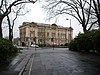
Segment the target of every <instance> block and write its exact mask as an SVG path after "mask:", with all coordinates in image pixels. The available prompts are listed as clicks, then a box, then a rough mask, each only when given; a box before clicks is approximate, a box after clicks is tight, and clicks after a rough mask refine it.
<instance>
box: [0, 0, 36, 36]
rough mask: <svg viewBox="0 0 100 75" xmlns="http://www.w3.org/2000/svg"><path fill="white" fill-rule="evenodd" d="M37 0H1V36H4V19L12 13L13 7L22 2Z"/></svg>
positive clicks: (34, 0)
mask: <svg viewBox="0 0 100 75" xmlns="http://www.w3.org/2000/svg"><path fill="white" fill-rule="evenodd" d="M36 1H37V0H1V2H0V38H2V36H3V35H2V21H3V19H4V18H5V17H6V16H8V15H9V14H10V13H11V10H12V8H13V7H16V6H18V5H20V4H26V3H33V4H34V3H35V2H36Z"/></svg>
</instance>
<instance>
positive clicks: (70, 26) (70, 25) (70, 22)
mask: <svg viewBox="0 0 100 75" xmlns="http://www.w3.org/2000/svg"><path fill="white" fill-rule="evenodd" d="M66 20H69V21H70V27H71V19H68V18H66Z"/></svg>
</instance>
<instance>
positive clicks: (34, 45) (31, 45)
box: [31, 44, 39, 48]
mask: <svg viewBox="0 0 100 75" xmlns="http://www.w3.org/2000/svg"><path fill="white" fill-rule="evenodd" d="M31 47H36V48H38V47H39V46H38V45H34V44H32V45H31Z"/></svg>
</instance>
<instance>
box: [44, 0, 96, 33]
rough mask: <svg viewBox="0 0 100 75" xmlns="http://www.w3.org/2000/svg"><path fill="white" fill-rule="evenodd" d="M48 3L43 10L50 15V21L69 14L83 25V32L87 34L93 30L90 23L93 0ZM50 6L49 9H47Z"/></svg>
mask: <svg viewBox="0 0 100 75" xmlns="http://www.w3.org/2000/svg"><path fill="white" fill-rule="evenodd" d="M45 1H46V3H47V4H46V5H44V6H43V8H44V9H45V10H46V11H47V14H49V15H48V16H49V19H51V18H54V17H55V16H58V15H61V14H68V15H70V16H72V17H74V18H76V19H77V20H78V22H79V23H80V24H81V25H82V27H83V31H84V32H87V31H89V30H90V29H91V27H92V26H93V24H94V23H95V22H96V21H94V22H91V23H92V24H89V23H90V18H91V16H90V15H91V9H92V7H91V6H92V0H88V1H87V0H52V1H50V0H49V1H48V0H45ZM47 6H48V7H47Z"/></svg>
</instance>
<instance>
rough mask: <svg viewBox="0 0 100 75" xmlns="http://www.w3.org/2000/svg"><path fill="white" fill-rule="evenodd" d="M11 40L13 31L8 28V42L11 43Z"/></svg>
mask: <svg viewBox="0 0 100 75" xmlns="http://www.w3.org/2000/svg"><path fill="white" fill-rule="evenodd" d="M12 39H13V30H12V29H10V28H9V41H10V42H11V43H12Z"/></svg>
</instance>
